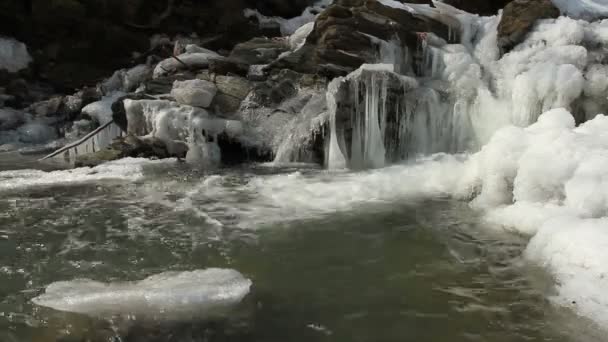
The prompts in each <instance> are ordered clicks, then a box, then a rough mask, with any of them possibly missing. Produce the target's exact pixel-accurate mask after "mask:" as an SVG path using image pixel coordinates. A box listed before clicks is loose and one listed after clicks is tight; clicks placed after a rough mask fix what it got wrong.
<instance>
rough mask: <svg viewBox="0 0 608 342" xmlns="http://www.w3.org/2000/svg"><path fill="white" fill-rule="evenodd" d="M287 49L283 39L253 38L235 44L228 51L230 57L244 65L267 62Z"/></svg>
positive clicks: (287, 46)
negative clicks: (229, 51) (230, 50)
mask: <svg viewBox="0 0 608 342" xmlns="http://www.w3.org/2000/svg"><path fill="white" fill-rule="evenodd" d="M288 50H289V45H288V44H287V42H286V41H284V40H275V39H269V38H253V39H251V40H249V41H247V42H245V43H241V44H237V45H236V46H235V47H234V49H233V50H232V52H231V53H230V59H231V60H233V61H236V62H238V63H242V64H246V65H254V64H268V63H270V62H272V61H274V60H275V59H277V57H279V55H280V54H282V53H283V52H286V51H288Z"/></svg>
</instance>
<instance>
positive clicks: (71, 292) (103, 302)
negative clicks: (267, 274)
mask: <svg viewBox="0 0 608 342" xmlns="http://www.w3.org/2000/svg"><path fill="white" fill-rule="evenodd" d="M250 287H251V280H249V279H247V278H245V277H244V276H243V275H242V274H240V273H239V272H237V271H235V270H231V269H219V268H209V269H205V270H195V271H190V272H164V273H160V274H157V275H153V276H150V277H148V278H146V279H144V280H141V281H133V282H123V283H101V282H97V281H93V280H88V279H77V280H72V281H62V282H57V283H53V284H51V285H49V286H48V287H47V288H46V291H45V293H44V294H42V295H40V296H39V297H36V298H34V299H32V302H34V303H35V304H36V305H40V306H46V307H50V308H53V309H55V310H59V311H68V312H76V313H82V314H87V315H92V316H103V317H105V316H115V315H124V316H127V317H132V316H135V317H136V318H147V319H168V320H171V319H180V318H187V317H188V315H191V317H190V318H193V317H196V318H197V319H200V318H202V317H208V316H212V315H216V314H223V313H224V312H225V310H228V309H230V308H232V307H234V306H235V305H236V304H238V303H239V302H241V300H242V299H243V298H244V297H245V296H246V295H247V294H248V293H249V288H250Z"/></svg>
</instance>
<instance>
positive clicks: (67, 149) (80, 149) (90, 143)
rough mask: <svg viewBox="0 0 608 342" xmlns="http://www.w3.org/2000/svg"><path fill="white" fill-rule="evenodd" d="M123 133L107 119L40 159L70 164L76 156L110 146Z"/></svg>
mask: <svg viewBox="0 0 608 342" xmlns="http://www.w3.org/2000/svg"><path fill="white" fill-rule="evenodd" d="M123 134H124V132H123V131H122V130H121V129H120V127H118V125H116V124H115V123H114V121H109V122H107V123H106V124H104V125H102V126H99V128H97V129H95V130H94V131H93V132H91V133H89V134H87V135H86V136H84V137H83V138H82V139H80V140H78V141H76V142H73V143H71V144H69V145H66V146H64V147H62V148H60V149H59V150H57V151H55V152H53V153H51V154H49V155H48V156H45V157H44V158H42V159H41V160H46V159H50V158H55V159H61V160H62V161H64V162H66V163H67V164H70V165H72V164H74V163H75V161H76V157H78V156H80V155H84V154H89V153H94V152H98V151H101V150H103V149H104V148H106V147H108V146H110V145H111V144H112V141H113V140H114V139H116V138H118V137H121V136H123Z"/></svg>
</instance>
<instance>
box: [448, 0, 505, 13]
mask: <svg viewBox="0 0 608 342" xmlns="http://www.w3.org/2000/svg"><path fill="white" fill-rule="evenodd" d="M444 2H445V3H446V4H448V5H452V6H454V7H456V8H459V9H461V10H464V11H467V12H469V13H474V14H479V15H486V16H487V15H494V14H496V13H498V11H499V10H501V9H502V8H504V7H505V6H506V5H507V4H508V3H509V2H511V0H445V1H444Z"/></svg>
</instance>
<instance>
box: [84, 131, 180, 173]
mask: <svg viewBox="0 0 608 342" xmlns="http://www.w3.org/2000/svg"><path fill="white" fill-rule="evenodd" d="M183 154H184V156H185V153H183ZM127 157H132V158H151V159H152V158H153V159H163V158H169V157H172V155H170V154H169V151H168V149H167V145H166V144H165V143H164V142H163V141H162V140H160V139H157V138H142V139H140V138H138V137H135V136H133V135H128V136H126V137H122V138H118V139H115V140H114V142H112V144H111V145H110V146H109V147H108V148H105V149H103V150H100V151H97V152H95V153H89V154H84V155H80V156H77V157H76V161H75V166H76V167H94V166H97V165H100V164H103V163H105V162H109V161H112V160H118V159H122V158H127ZM178 157H183V156H178Z"/></svg>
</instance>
